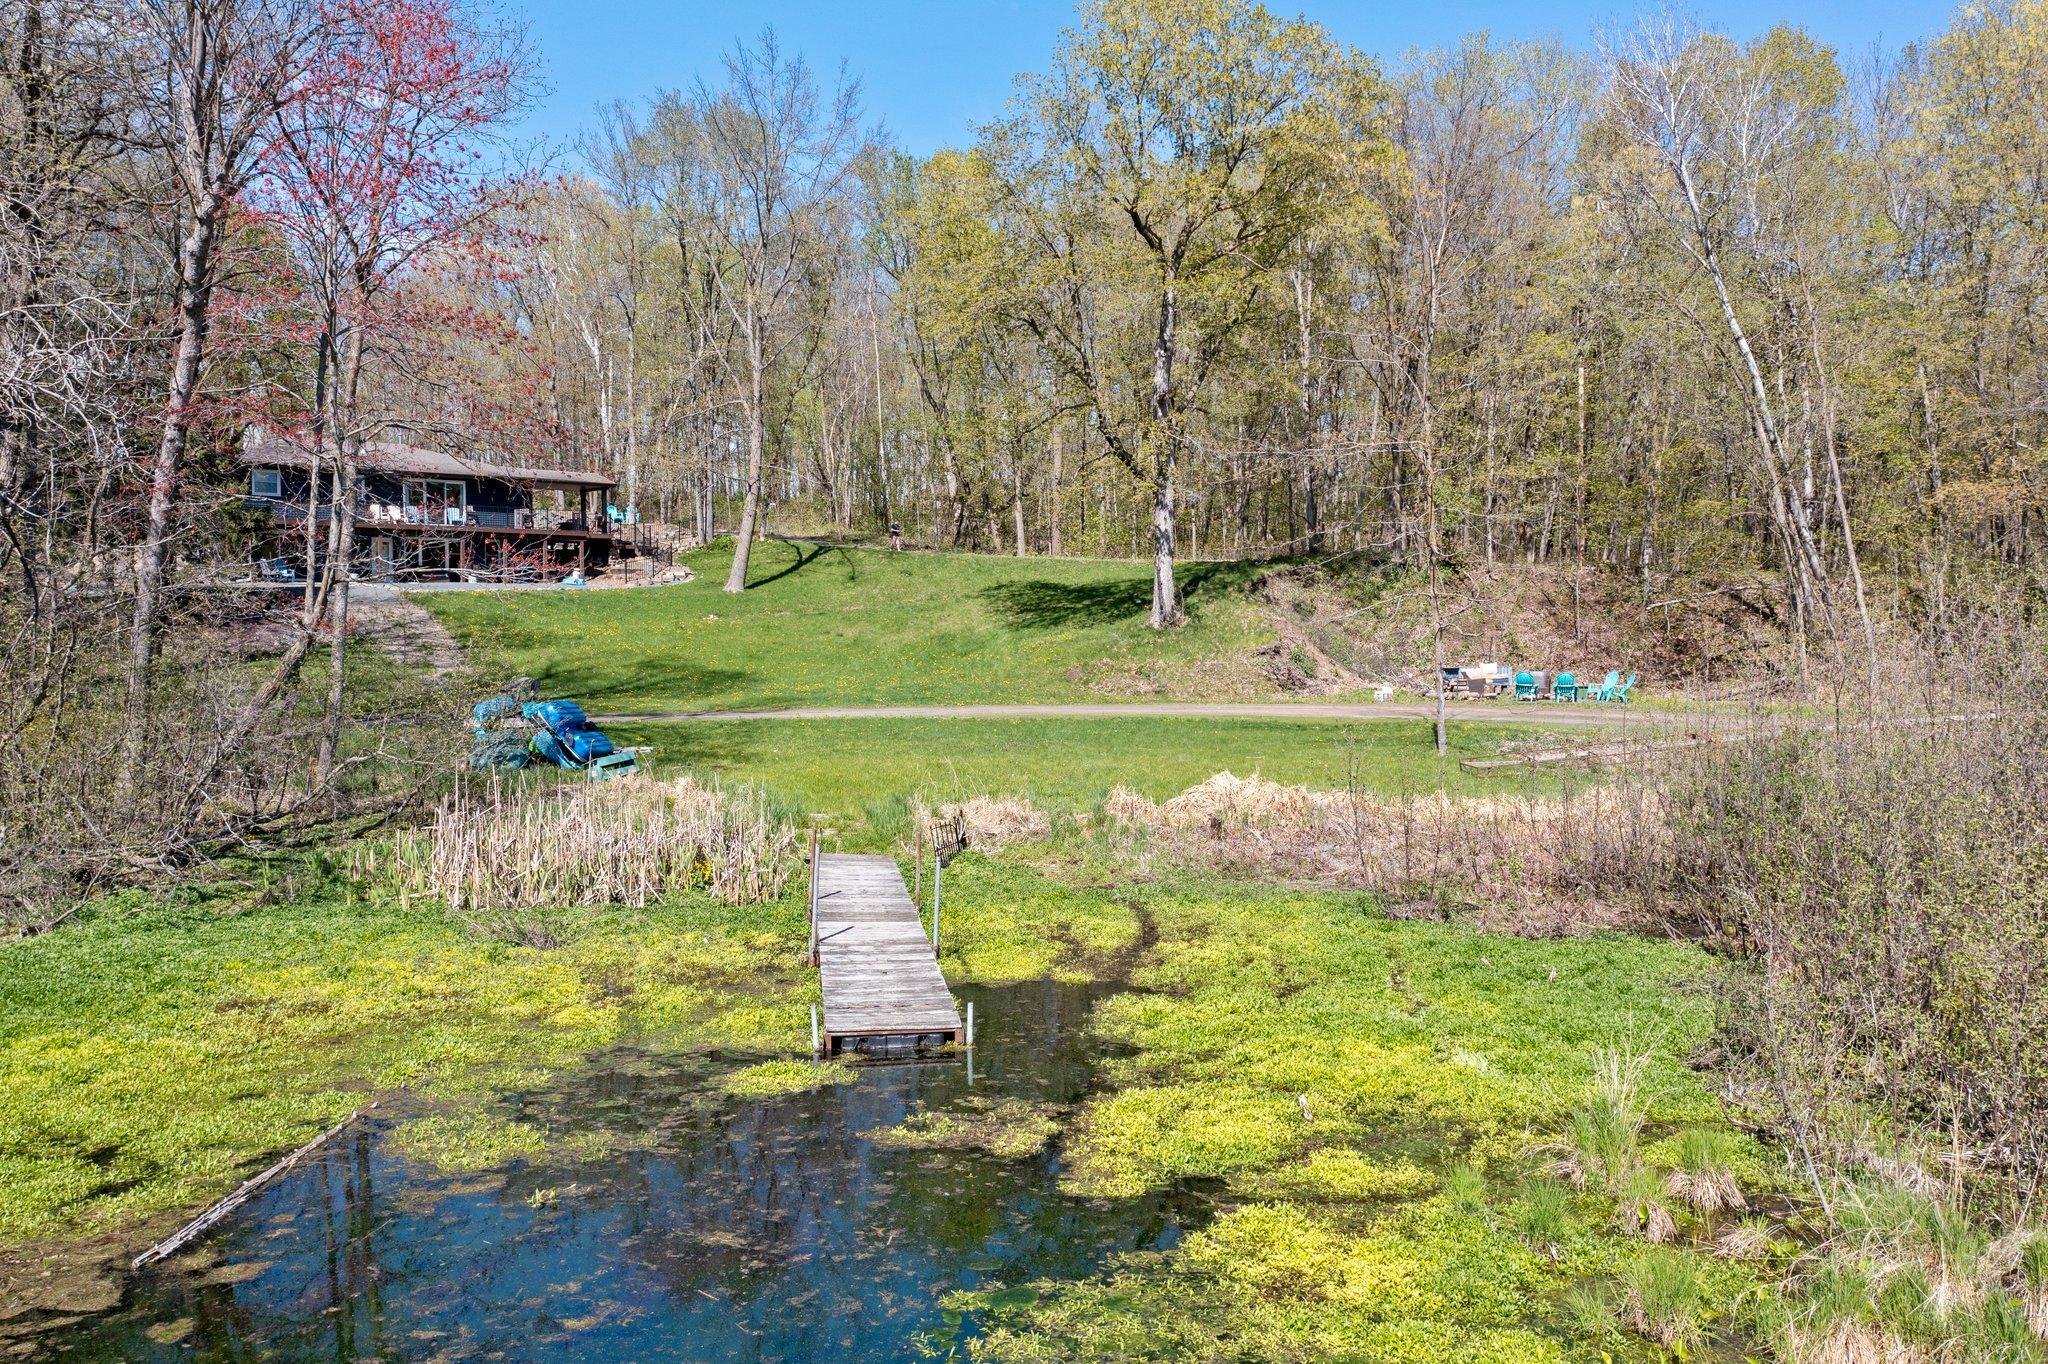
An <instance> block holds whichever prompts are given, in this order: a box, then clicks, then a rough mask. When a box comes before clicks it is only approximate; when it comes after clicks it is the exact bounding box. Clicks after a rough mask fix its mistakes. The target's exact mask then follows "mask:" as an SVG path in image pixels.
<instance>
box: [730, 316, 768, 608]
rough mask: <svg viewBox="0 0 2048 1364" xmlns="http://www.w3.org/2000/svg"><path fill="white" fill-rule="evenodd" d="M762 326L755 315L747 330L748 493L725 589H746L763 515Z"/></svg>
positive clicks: (764, 408)
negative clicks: (756, 529) (748, 563)
mask: <svg viewBox="0 0 2048 1364" xmlns="http://www.w3.org/2000/svg"><path fill="white" fill-rule="evenodd" d="M763 368H764V365H763V361H762V356H761V326H760V320H759V319H758V318H756V319H755V320H754V325H753V326H751V327H749V328H748V330H747V492H746V497H745V498H744V499H743V500H742V501H741V503H740V527H739V530H738V532H737V533H736V535H735V537H734V540H733V547H732V569H731V571H730V572H728V573H727V574H726V575H725V590H726V591H728V592H744V591H746V590H747V561H748V559H749V558H751V557H752V555H753V551H754V523H755V521H756V520H758V519H759V518H760V515H761V469H762V464H763V461H764V447H765V446H766V444H767V436H768V433H767V431H766V429H765V428H766V425H767V421H768V407H767V401H766V394H765V389H766V384H765V382H764V379H763V376H762V373H761V371H762V369H763Z"/></svg>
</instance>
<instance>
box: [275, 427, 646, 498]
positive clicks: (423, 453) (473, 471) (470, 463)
mask: <svg viewBox="0 0 2048 1364" xmlns="http://www.w3.org/2000/svg"><path fill="white" fill-rule="evenodd" d="M242 463H244V464H247V465H252V466H256V467H261V468H275V467H293V468H301V469H303V468H307V467H309V466H310V465H311V463H312V460H311V459H310V457H309V456H308V454H307V451H306V449H305V447H304V446H302V445H300V444H299V443H298V442H296V441H293V440H290V439H288V438H286V437H283V436H279V435H277V434H275V433H274V432H270V431H266V430H264V429H262V428H261V427H252V428H250V431H249V433H248V435H247V436H245V437H244V438H243V441H242ZM356 467H357V468H359V469H366V470H376V471H379V472H382V473H389V474H409V475H411V476H413V477H415V478H487V479H492V480H495V481H497V482H500V483H524V484H527V485H530V486H532V487H536V488H571V489H573V488H610V487H614V486H616V485H617V483H618V480H617V479H615V478H613V477H612V476H611V475H610V474H598V473H588V472H584V471H581V470H576V469H535V468H528V467H524V466H521V465H516V464H492V463H489V462H488V461H485V460H479V459H467V458H464V457H463V456H461V455H451V454H449V453H448V452H447V451H446V450H429V449H427V448H426V447H425V446H423V445H406V444H403V443H401V442H399V441H385V440H374V441H366V442H364V444H363V448H362V452H361V454H359V455H358V456H357V458H356Z"/></svg>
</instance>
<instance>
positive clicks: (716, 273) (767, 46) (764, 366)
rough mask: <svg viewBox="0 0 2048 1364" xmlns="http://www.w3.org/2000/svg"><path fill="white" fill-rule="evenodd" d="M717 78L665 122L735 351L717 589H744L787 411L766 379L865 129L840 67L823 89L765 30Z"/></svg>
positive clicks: (827, 234)
mask: <svg viewBox="0 0 2048 1364" xmlns="http://www.w3.org/2000/svg"><path fill="white" fill-rule="evenodd" d="M725 76H726V78H725V83H724V84H723V85H722V86H719V87H717V88H715V89H714V88H713V87H711V86H709V85H705V84H703V83H701V82H700V83H699V84H698V85H697V87H696V88H695V90H693V91H692V93H691V96H690V99H689V101H688V105H687V111H688V117H687V119H682V118H672V119H671V120H670V126H671V127H672V128H674V129H676V130H677V131H684V130H687V134H688V136H689V141H688V142H686V143H684V144H683V145H680V146H678V147H676V148H675V150H676V152H677V153H678V154H679V155H681V156H682V157H685V158H687V159H689V160H690V161H691V162H693V163H694V176H693V177H692V178H693V179H694V186H693V188H694V190H695V195H694V204H695V207H696V209H697V210H698V212H697V214H696V215H694V216H695V217H696V221H697V224H698V226H699V227H700V229H701V231H702V232H703V234H704V246H705V248H706V249H708V250H709V251H711V252H712V254H713V261H712V269H713V275H712V279H713V280H714V282H715V284H716V286H717V296H718V300H719V303H720V305H721V306H722V307H723V308H724V310H725V312H726V314H727V315H728V317H729V319H730V321H731V323H732V326H733V329H734V332H735V336H734V340H735V342H736V345H737V349H738V352H739V353H738V355H737V356H729V357H726V359H727V365H728V369H729V372H730V373H731V375H732V377H733V380H734V390H735V394H736V396H737V398H738V400H739V404H740V408H741V411H742V412H743V413H744V414H745V419H746V442H747V459H746V473H745V483H744V500H743V503H742V506H741V509H740V522H739V528H738V531H737V532H736V535H735V543H734V546H733V557H732V568H731V571H730V572H729V573H727V575H726V579H725V590H726V591H728V592H743V591H745V590H746V586H747V565H748V561H749V557H750V555H751V553H752V550H753V540H754V533H755V529H756V525H757V523H758V521H759V519H760V515H761V482H762V476H763V472H764V470H765V467H766V462H767V452H768V445H769V442H770V440H771V439H772V438H774V437H775V436H777V435H779V431H778V430H776V429H772V428H775V427H776V426H777V424H778V423H777V417H778V414H779V413H786V412H787V410H788V408H787V403H786V402H782V403H780V404H778V401H777V395H776V394H775V393H774V392H773V391H772V390H773V383H774V381H775V378H776V376H777V372H778V370H779V369H780V368H781V367H783V366H784V365H786V364H788V363H789V362H790V360H791V359H792V357H793V355H794V354H795V353H796V352H797V351H798V350H799V348H801V347H802V346H803V345H804V344H806V342H808V341H810V340H812V339H813V338H812V337H809V336H807V335H806V334H805V331H804V328H803V327H802V326H801V325H800V319H801V317H802V316H803V314H804V311H805V305H806V303H807V302H808V301H809V300H808V298H807V295H808V293H809V292H810V291H811V290H813V289H815V288H816V287H817V286H818V285H819V282H820V277H821V274H828V273H829V272H830V260H829V257H830V255H831V252H832V249H833V248H832V238H833V234H834V232H835V230H836V228H837V226H838V224H837V223H836V221H835V210H836V209H837V208H838V206H839V204H840V201H841V200H842V198H843V196H844V195H845V194H846V193H847V191H849V190H850V189H851V188H852V187H853V186H854V184H855V183H856V177H855V169H856V167H857V166H858V164H859V162H860V160H861V157H862V155H863V154H864V151H865V134H864V132H863V130H862V128H861V124H860V87H859V85H858V84H857V83H856V82H854V81H852V80H850V79H848V78H847V77H846V76H845V75H844V73H842V74H841V76H840V79H839V81H838V83H837V85H836V86H835V87H834V89H833V91H832V93H831V95H830V96H829V97H826V96H824V95H823V94H822V92H821V91H820V90H819V87H818V84H817V82H816V80H815V79H813V77H812V75H811V70H810V67H809V66H807V65H806V64H805V63H804V60H803V58H802V57H800V56H796V57H788V56H785V55H784V54H783V52H782V48H781V45H780V44H779V43H778V42H777V41H776V38H775V32H774V30H773V29H769V30H767V31H766V32H764V33H763V34H762V35H761V38H760V41H759V42H758V43H757V44H756V45H755V46H754V47H751V48H749V47H746V46H744V45H742V46H740V47H737V48H735V49H734V51H733V52H732V53H731V55H729V56H728V57H727V58H726V60H725ZM670 102H671V103H673V102H674V101H673V100H671V101H670ZM677 112H678V113H680V112H681V111H680V110H678V111H677Z"/></svg>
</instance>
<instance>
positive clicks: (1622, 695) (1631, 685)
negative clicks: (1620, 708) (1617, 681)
mask: <svg viewBox="0 0 2048 1364" xmlns="http://www.w3.org/2000/svg"><path fill="white" fill-rule="evenodd" d="M1635 685H1636V675H1635V674H1634V673H1630V674H1629V675H1628V681H1626V682H1623V683H1622V684H1621V685H1620V686H1618V687H1616V688H1615V689H1614V700H1615V701H1617V702H1619V703H1620V704H1622V705H1624V706H1625V705H1627V704H1628V694H1629V693H1630V692H1631V691H1633V690H1635Z"/></svg>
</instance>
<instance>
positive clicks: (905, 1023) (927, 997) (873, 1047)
mask: <svg viewBox="0 0 2048 1364" xmlns="http://www.w3.org/2000/svg"><path fill="white" fill-rule="evenodd" d="M811 959H812V960H813V961H814V962H815V963H816V964H817V966H818V972H819V978H820V981H821V983H822V984H823V986H824V993H825V1007H824V1024H823V1027H822V1030H821V1031H820V1034H819V1038H818V1050H819V1053H820V1054H821V1055H824V1056H837V1055H839V1054H840V1053H841V1052H842V1051H859V1052H865V1053H870V1054H880V1055H902V1054H906V1053H909V1052H912V1051H915V1050H916V1049H917V1048H919V1047H926V1046H946V1045H949V1044H956V1043H959V1042H960V1041H962V1040H963V1037H962V1029H961V1025H960V1011H959V1009H957V1008H955V1007H954V1004H953V996H952V993H951V992H950V991H948V990H947V989H946V978H945V976H944V975H943V974H941V973H940V971H939V961H938V955H937V953H935V952H934V951H933V950H932V944H931V940H930V939H929V938H927V937H925V932H924V923H923V921H922V920H921V919H920V918H919V917H918V912H917V905H916V904H915V903H914V902H913V901H912V900H911V898H910V890H909V888H908V887H906V886H905V885H904V884H903V872H902V870H901V869H900V868H899V867H897V865H896V859H895V858H893V857H885V856H879V855H867V854H857V853H813V854H812V862H811Z"/></svg>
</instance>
